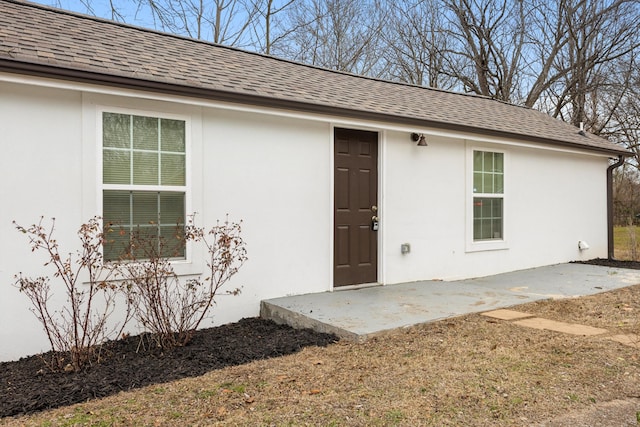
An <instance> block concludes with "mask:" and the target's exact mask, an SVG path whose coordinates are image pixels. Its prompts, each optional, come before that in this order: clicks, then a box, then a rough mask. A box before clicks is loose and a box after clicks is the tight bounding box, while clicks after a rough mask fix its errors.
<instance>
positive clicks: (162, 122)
mask: <svg viewBox="0 0 640 427" xmlns="http://www.w3.org/2000/svg"><path fill="white" fill-rule="evenodd" d="M186 145H187V144H186V122H185V121H184V120H178V119H173V118H163V117H153V116H144V115H135V114H125V113H117V112H106V111H105V112H102V206H103V214H102V216H103V221H104V223H105V224H112V225H113V226H112V229H113V230H114V232H112V233H110V235H109V241H110V244H109V245H105V254H104V255H105V259H107V260H114V259H117V258H118V257H119V256H120V255H121V254H122V253H123V250H124V249H125V248H126V247H127V245H128V243H129V239H130V238H131V233H133V232H138V231H140V233H144V235H145V236H149V238H150V240H151V242H152V244H155V245H158V249H159V252H160V253H162V254H163V255H165V256H171V257H178V258H184V257H185V256H186V254H185V248H184V246H181V245H179V244H177V243H179V242H178V240H180V234H179V230H180V229H181V227H183V226H184V223H185V200H186V191H187V190H186V188H187V187H186V184H187V182H186V181H187V179H186Z"/></svg>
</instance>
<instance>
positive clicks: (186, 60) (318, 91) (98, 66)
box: [0, 0, 627, 154]
mask: <svg viewBox="0 0 640 427" xmlns="http://www.w3.org/2000/svg"><path fill="white" fill-rule="evenodd" d="M27 69H30V70H32V72H33V70H34V69H38V70H41V71H40V72H41V73H43V74H48V73H50V74H51V75H52V76H56V75H58V76H59V75H62V74H65V73H67V72H69V71H73V72H74V74H73V75H74V76H76V77H77V78H82V76H83V75H84V78H86V79H93V80H95V81H97V82H101V81H102V82H106V81H110V80H109V79H104V80H103V77H107V76H111V77H114V78H117V79H119V80H118V81H119V82H120V83H121V84H124V83H123V82H126V81H131V82H134V81H135V82H138V83H137V84H138V85H140V86H144V85H145V84H149V87H150V88H152V87H155V88H158V89H159V90H161V88H163V87H164V88H165V89H166V88H169V87H171V88H172V89H171V90H172V91H173V92H174V93H178V92H180V91H181V90H185V91H186V92H185V93H190V94H197V93H199V94H200V96H206V97H209V98H212V99H223V100H229V99H234V100H236V101H238V102H245V103H247V104H256V103H257V104H259V105H270V104H273V105H277V106H281V107H283V106H288V107H290V108H300V109H303V110H306V111H319V112H325V113H328V112H332V111H335V112H336V114H342V115H347V116H355V117H368V118H371V119H378V120H383V121H388V122H392V123H393V122H397V123H405V124H409V123H410V124H415V125H422V126H430V127H436V128H445V129H457V130H461V131H469V132H479V133H482V134H489V135H498V136H507V137H519V138H521V139H525V140H529V141H537V142H541V143H549V144H562V145H569V146H576V147H582V148H586V149H590V150H596V151H601V152H605V153H610V154H625V153H627V151H626V150H625V149H624V148H622V147H621V146H618V145H615V144H612V143H610V142H609V141H607V140H605V139H603V138H600V137H597V136H594V135H589V134H587V135H586V136H582V135H580V134H579V133H578V129H576V128H575V127H574V126H571V125H569V124H567V123H564V122H562V121H560V120H557V119H554V118H552V117H550V116H548V115H546V114H544V113H541V112H538V111H536V110H532V109H529V108H524V107H518V106H514V105H510V104H506V103H503V102H499V101H496V100H491V99H488V98H486V97H481V96H474V95H466V94H459V93H453V92H447V91H441V90H436V89H430V88H425V87H419V86H412V85H407V84H401V83H395V82H388V81H382V80H377V79H372V78H367V77H361V76H355V75H352V74H348V73H341V72H336V71H331V70H326V69H321V68H317V67H312V66H308V65H303V64H298V63H293V62H290V61H286V60H282V59H277V58H273V57H269V56H264V55H260V54H256V53H251V52H245V51H241V50H238V49H234V48H229V47H224V46H219V45H214V44H211V43H207V42H203V41H198V40H192V39H187V38H184V37H179V36H175V35H170V34H163V33H159V32H156V31H152V30H147V29H142V28H138V27H133V26H128V25H123V24H118V23H114V22H110V21H105V20H102V19H98V18H94V17H89V16H85V15H79V14H74V13H71V12H67V11H62V10H58V9H52V8H48V7H44V6H40V5H36V4H32V3H25V2H22V1H17V0H0V71H9V72H22V71H24V70H27ZM111 81H113V79H112V80H111ZM198 91H199V92H198Z"/></svg>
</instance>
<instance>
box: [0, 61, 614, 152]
mask: <svg viewBox="0 0 640 427" xmlns="http://www.w3.org/2000/svg"><path fill="white" fill-rule="evenodd" d="M0 81H4V82H8V83H20V84H29V85H34V86H43V87H50V88H57V89H67V90H76V91H78V90H79V91H84V92H89V93H95V94H104V95H113V96H120V97H129V98H136V99H146V100H150V101H162V102H171V103H178V104H187V105H191V106H197V107H208V108H219V109H222V110H230V111H240V112H249V113H259V114H266V115H271V116H277V117H286V118H293V119H301V120H309V121H321V122H329V123H332V125H333V126H336V127H345V128H353V129H363V130H374V129H375V130H376V131H380V130H389V131H398V132H408V133H413V132H416V133H423V134H425V135H426V136H441V137H446V138H457V139H464V140H469V141H474V142H477V143H490V144H500V145H506V146H515V147H525V148H535V149H539V150H545V151H555V152H562V153H571V154H581V155H587V156H593V157H606V158H616V157H617V155H615V154H606V153H598V152H595V151H590V150H589V149H588V148H587V147H585V148H584V149H580V148H569V147H561V146H554V145H548V144H535V143H527V142H516V141H514V140H513V139H507V138H500V137H490V136H482V135H477V134H475V133H472V132H456V131H446V130H439V129H433V128H419V127H417V126H409V125H395V124H391V123H388V122H386V123H385V122H377V121H367V120H358V119H345V118H344V117H339V116H330V115H322V114H312V113H299V112H293V111H292V110H280V109H275V108H266V107H249V106H245V105H241V104H233V103H228V102H221V101H208V100H203V99H200V98H191V97H185V96H178V95H161V94H158V93H154V92H152V91H142V90H132V89H117V88H113V87H109V86H100V85H94V84H87V83H75V82H74V83H69V82H63V81H60V80H55V79H48V78H43V77H31V76H28V77H25V76H22V75H20V77H16V75H14V74H10V73H1V72H0Z"/></svg>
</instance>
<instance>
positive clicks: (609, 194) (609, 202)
mask: <svg viewBox="0 0 640 427" xmlns="http://www.w3.org/2000/svg"><path fill="white" fill-rule="evenodd" d="M623 164H624V156H623V155H622V154H621V155H619V156H618V161H617V162H616V163H614V164H612V165H610V166H609V167H608V168H607V249H608V259H610V260H613V259H614V254H613V252H614V251H613V170H614V169H617V168H619V167H620V166H622V165H623Z"/></svg>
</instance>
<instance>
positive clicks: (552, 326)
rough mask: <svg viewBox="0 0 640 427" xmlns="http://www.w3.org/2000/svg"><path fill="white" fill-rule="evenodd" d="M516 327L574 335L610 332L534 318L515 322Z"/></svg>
mask: <svg viewBox="0 0 640 427" xmlns="http://www.w3.org/2000/svg"><path fill="white" fill-rule="evenodd" d="M513 323H515V324H516V325H520V326H526V327H528V328H534V329H546V330H548V331H555V332H563V333H565V334H572V335H600V334H605V333H607V332H609V331H607V330H606V329H601V328H594V327H592V326H587V325H578V324H575V323H565V322H557V321H555V320H549V319H543V318H541V317H534V318H531V319H523V320H518V321H516V322H513Z"/></svg>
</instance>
